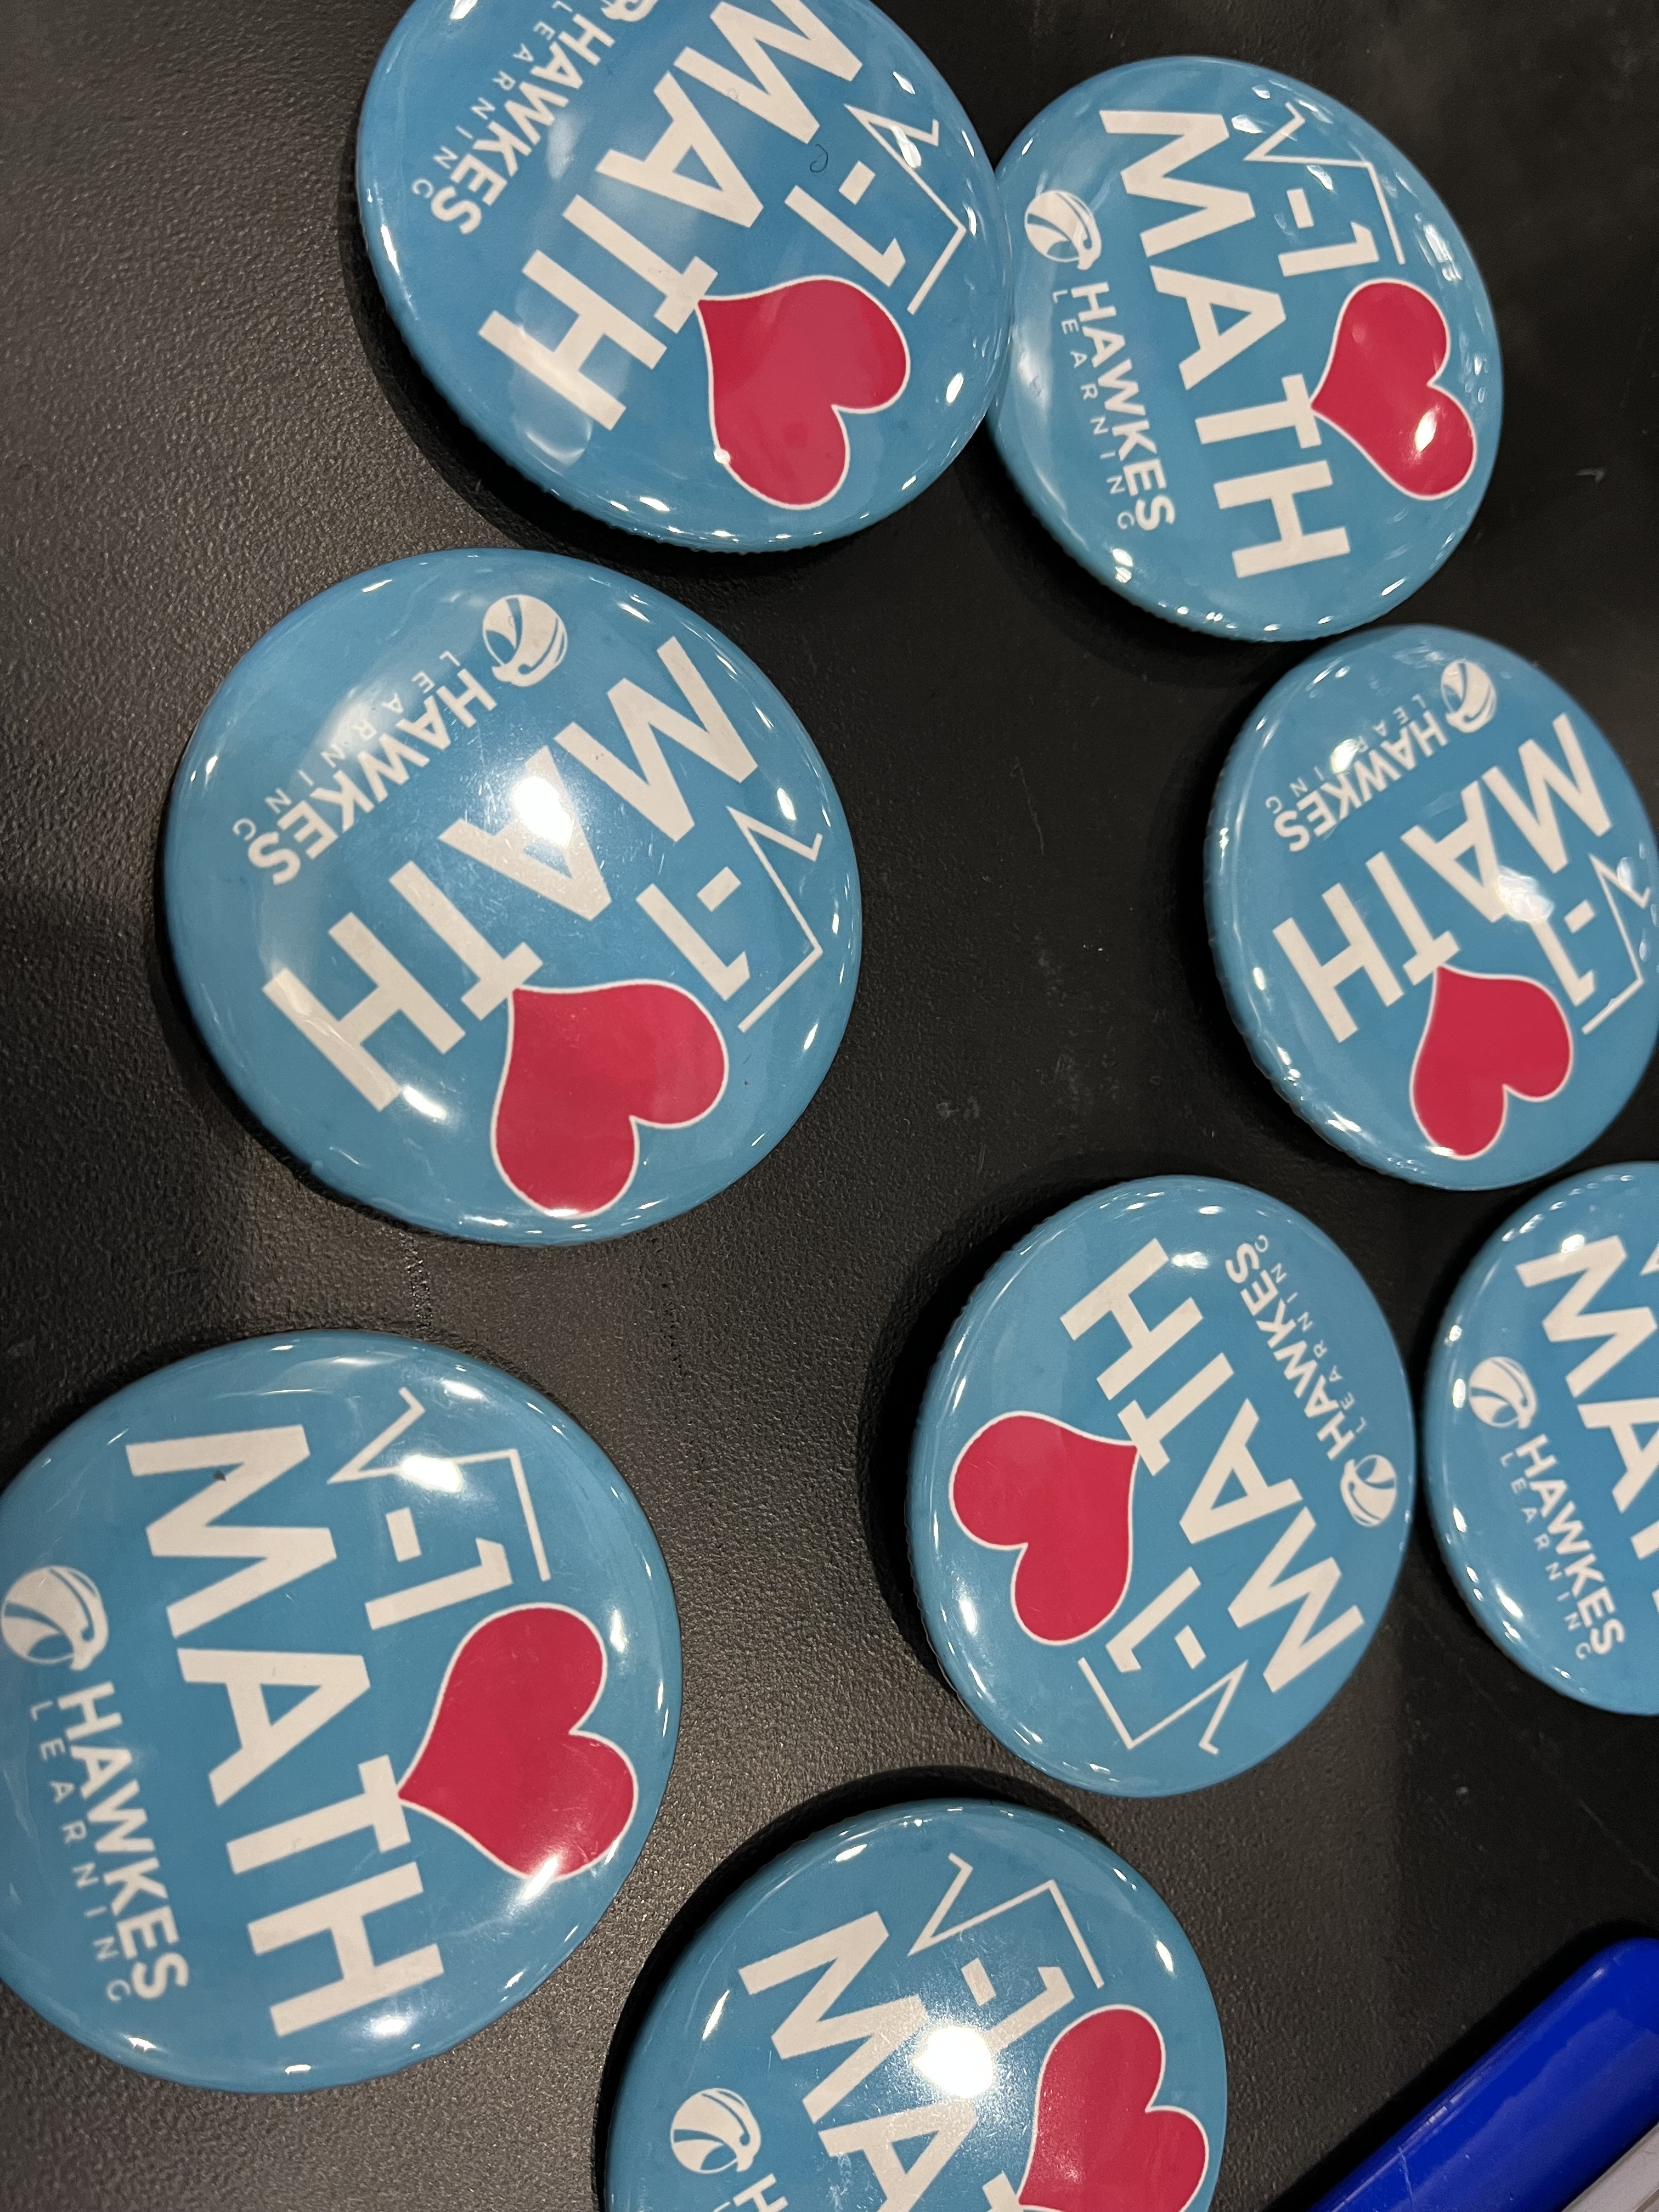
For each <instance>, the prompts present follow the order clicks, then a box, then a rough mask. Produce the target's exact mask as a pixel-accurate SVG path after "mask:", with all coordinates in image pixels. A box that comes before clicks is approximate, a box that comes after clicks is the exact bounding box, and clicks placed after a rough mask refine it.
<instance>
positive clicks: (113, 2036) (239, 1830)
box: [0, 1334, 680, 2090]
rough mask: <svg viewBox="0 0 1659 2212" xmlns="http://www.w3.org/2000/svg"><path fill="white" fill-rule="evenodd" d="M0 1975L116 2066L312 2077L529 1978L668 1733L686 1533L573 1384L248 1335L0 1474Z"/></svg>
mask: <svg viewBox="0 0 1659 2212" xmlns="http://www.w3.org/2000/svg"><path fill="white" fill-rule="evenodd" d="M0 1592H3V1597H0V1765H3V1767H4V1771H5V1772H6V1774H7V1775H8V1777H9V1789H8V1790H7V1793H6V1795H5V1796H4V1798H3V1800H0V1858H3V1861H4V1864H5V1868H6V1881H5V1885H4V1887H3V1889H0V1976H3V1978H4V1979H5V1980H6V1981H7V1982H9V1984H10V1985H11V1986H12V1988H13V1989H15V1990H16V1991H17V1993H18V1995H19V1996H21V1997H23V1998H25V1999H27V2002H29V2003H30V2004H32V2005H33V2006H34V2008H36V2010H37V2011H39V2012H41V2013H44V2014H45V2015H46V2018H47V2019H48V2020H51V2021H54V2022H55V2023H56V2024H57V2025H58V2027H62V2028H64V2030H66V2032H67V2033H69V2034H70V2035H72V2036H75V2037H76V2038H77V2039H79V2040H80V2041H81V2042H82V2043H87V2044H90V2045H92V2047H93V2048H94V2050H96V2051H102V2052H104V2053H105V2054H106V2056H107V2057H112V2058H117V2059H119V2060H120V2061H121V2062H122V2063H124V2064H125V2065H128V2066H136V2067H137V2068H139V2069H141V2070H142V2071H143V2072H145V2073H149V2074H161V2075H167V2077H168V2078H169V2079H171V2080H173V2081H188V2082H193V2083H195V2084H197V2085H198V2086H200V2087H209V2088H218V2089H259V2090H266V2089H280V2090H289V2089H316V2088H325V2087H331V2086H333V2085H335V2084H337V2083H340V2082H344V2081H365V2080H368V2078H369V2077H371V2076H372V2075H380V2074H389V2073H392V2072H395V2071H396V2070H397V2069H398V2068H400V2067H404V2066H407V2065H409V2064H410V2063H412V2062H413V2061H414V2060H416V2059H417V2058H421V2057H428V2056H429V2055H430V2054H431V2053H432V2052H433V2051H443V2050H446V2049H447V2047H448V2046H449V2045H451V2044H453V2043H458V2042H459V2041H460V2039H462V2038H463V2037H464V2036H467V2035H471V2034H472V2033H474V2031H475V2030H476V2029H478V2028H480V2027H484V2026H485V2025H486V2024H487V2023H488V2022H489V2021H492V2020H494V2019H495V2017H496V2015H498V2014H501V2013H503V2012H506V2011H507V2010H508V2009H509V2008H511V2007H512V2006H513V2005H515V2004H517V2003H518V2002H520V1999H522V1998H524V1997H526V1996H529V1995H530V1993H531V1991H532V1990H534V1989H535V1988H536V1987H537V1986H538V1984H539V1983H541V1982H542V1981H543V1980H544V1978H546V1976H547V1975H549V1974H550V1973H551V1972H552V1971H553V1969H554V1968H555V1967H556V1966H557V1965H558V1964H559V1963H560V1961H561V1960H563V1959H564V1958H565V1957H566V1956H567V1955H568V1954H569V1953H570V1952H571V1951H572V1950H574V1948H575V1947H576V1945H577V1944H578V1943H580V1941H581V1940H582V1938H583V1936H586V1934H587V1932H588V1930H589V1929H591V1928H592V1926H593V1924H594V1923H595V1922H596V1921H597V1920H598V1919H599V1916H600V1915H601V1913H603V1912H604V1911H605V1907H606V1906H607V1905H609V1904H610V1902H611V1899H612V1898H613V1897H614V1896H615V1895H616V1893H617V1890H618V1889H619V1888H620V1887H621V1886H622V1882H623V1877H624V1876H625V1875H626V1874H627V1873H628V1870H629V1868H630V1867H631V1866H632V1865H633V1863H634V1861H635V1858H637V1857H638V1856H639V1852H640V1849H641V1845H642V1844H643V1843H644V1841H645V1837H646V1832H647V1829H648V1828H649V1827H650V1826H651V1823H652V1821H653V1819H654V1818H655V1816H656V1812H657V1808H658V1806H659V1803H660V1802H661V1799H662V1793H663V1790H664V1787H665V1784H666V1783H667V1779H668V1769H669V1764H670V1761H671V1759H672V1757H673V1752H674V1738H675V1732H676V1729H677V1727H678V1711H679V1691H680V1656H679V1633H678V1627H677V1625H676V1620H675V1613H674V1601H673V1596H672V1593H671V1590H670V1588H669V1583H668V1577H667V1573H666V1571H665V1567H664V1565H663V1560H662V1554H661V1553H659V1550H658V1549H657V1546H656V1542H655V1540H654V1539H653V1536H652V1534H651V1531H650V1528H649V1527H648V1526H647V1522H646V1519H645V1516H644V1515H643V1514H642V1513H641V1511H640V1509H639V1507H638V1506H637V1505H636V1504H635V1502H634V1499H633V1498H632V1496H631V1495H630V1494H629V1491H628V1490H627V1489H626V1488H625V1487H624V1486H623V1482H622V1480H621V1479H620V1478H619V1477H618V1475H617V1472H616V1470H615V1469H614V1468H612V1467H611V1463H610V1462H609V1461H608V1460H607V1459H606V1458H605V1455H604V1454H603V1453H602V1452H600V1451H599V1449H598V1448H597V1447H596V1446H595V1445H594V1444H593V1443H591V1442H590V1440H589V1439H588V1438H587V1437H586V1436H584V1435H583V1433H582V1431H580V1429H579V1428H578V1427H577V1426H576V1425H575V1423H574V1421H572V1420H570V1419H568V1416H567V1415H565V1414H563V1413H560V1412H559V1411H558V1409H557V1408H556V1407H554V1406H551V1405H550V1404H549V1403H548V1401H546V1399H544V1398H542V1397H540V1396H538V1395H537V1393H536V1392H535V1391H533V1390H529V1389H526V1388H525V1387H524V1385H523V1384H522V1383H515V1382H513V1380H512V1379H511V1378H510V1377H509V1376H506V1375H502V1374H499V1373H497V1372H496V1370H495V1369H493V1368H489V1367H483V1366H480V1365H479V1364H477V1361H475V1360H471V1359H463V1358H458V1357H457V1356H456V1355H455V1354H454V1353H453V1352H441V1351H439V1350H436V1349H435V1348H434V1347H433V1346H429V1345H422V1344H410V1343H404V1342H402V1341H400V1340H398V1339H396V1338H392V1337H385V1336H354V1335H342V1334H328V1335H322V1334H319V1335H310V1336H297V1337H291V1338H288V1339H284V1340H277V1339H274V1338H266V1339H264V1340H259V1341H257V1342H253V1343H246V1344H235V1345H229V1346H225V1347H223V1348H222V1349H221V1350H219V1351H216V1352H204V1353H203V1354H202V1355H201V1356H200V1357H199V1358H193V1359H187V1360H185V1361H183V1362H182V1363H181V1364H179V1365H178V1366H176V1367H169V1368H167V1369H164V1370H162V1371H161V1373H160V1374H156V1375H152V1376H149V1377H147V1378H146V1379H145V1380H144V1381H143V1382H142V1383H134V1384H133V1385H132V1386H131V1389H125V1390H123V1391H121V1392H120V1393H119V1394H118V1395H117V1396H115V1397H113V1398H112V1399H110V1400H108V1401H106V1403H105V1404H104V1405H102V1406H100V1407H98V1408H97V1409H96V1410H95V1411H94V1412H93V1413H88V1414H86V1415H85V1416H84V1417H83V1418H82V1419H81V1420H79V1421H77V1422H76V1423H75V1425H73V1427H71V1428H70V1429H67V1430H65V1431H64V1434H63V1435H62V1436H61V1437H58V1439H57V1441H56V1442H55V1443H52V1444H51V1445H49V1446H48V1448H47V1449H46V1450H45V1451H44V1452H42V1453H41V1454H40V1456H39V1457H38V1458H37V1459H35V1460H34V1461H33V1462H31V1463H30V1465H29V1466H28V1467H27V1468H25V1469H24V1470H23V1472H22V1474H21V1475H19V1476H18V1477H17V1479H16V1480H15V1482H14V1483H12V1485H11V1486H10V1487H9V1489H8V1490H7V1492H6V1493H5V1496H4V1498H0Z"/></svg>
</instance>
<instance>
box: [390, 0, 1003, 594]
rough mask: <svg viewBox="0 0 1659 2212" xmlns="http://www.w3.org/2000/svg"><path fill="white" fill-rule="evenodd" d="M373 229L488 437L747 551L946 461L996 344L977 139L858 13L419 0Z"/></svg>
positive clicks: (996, 291) (996, 253)
mask: <svg viewBox="0 0 1659 2212" xmlns="http://www.w3.org/2000/svg"><path fill="white" fill-rule="evenodd" d="M357 190H358V198H359V204H360V207H361V210H362V221H363V230H364V234H365V236H366V237H367V239H368V247H369V252H370V254H371V256H372V257H373V259H374V268H375V272H376V274H377V276H379V278H380V284H381V287H382V289H384V291H385V293H386V299H387V301H388V302H389V304H390V306H391V308H392V313H393V315H394V316H395V317H396V319H397V321H398V325H399V326H400V328H401V329H402V331H403V333H404V337H406V338H407V340H408V341H409V343H410V347H411V349H413V351H414V353H415V355H416V358H417V359H418V360H419V362H420V363H421V365H422V368H424V369H425V370H426V372H427V374H428V375H429V376H430V377H431V378H432V379H433V380H434V382H435V383H436V384H437V385H438V386H439V387H440V388H441V391H442V392H444V394H445V396H446V397H447V398H448V399H449V401H450V402H451V404H453V406H454V407H455V408H456V410H458V411H459V413H460V414H461V415H462V416H464V417H465V420H466V421H467V422H469V423H470V424H471V427H472V428H474V429H475V430H476V431H477V433H478V435H480V436H481V437H483V438H484V439H486V440H487V441H489V444H490V445H492V446H494V447H495V449H496V451H497V452H498V453H501V454H503V455H504V456H505V457H506V458H507V459H508V460H509V461H511V462H512V463H513V465H514V466H515V467H517V468H519V469H520V470H522V471H523V472H524V474H525V475H526V476H527V477H531V478H532V480H533V481H534V482H535V483H538V484H541V485H544V486H545V488H546V489H549V490H550V491H554V492H556V493H557V494H558V495H560V497H561V498H562V499H567V500H569V501H571V502H572V503H573V504H574V506H577V507H583V508H585V509H586V512H587V513H590V514H595V515H598V516H599V518H600V520H603V521H605V522H611V523H617V524H620V525H621V526H623V528H624V529H629V530H637V531H641V532H644V534H645V535H646V536H647V537H650V538H671V539H674V540H678V541H680V542H683V543H684V544H696V545H703V546H708V547H709V548H711V549H713V550H726V551H732V552H741V551H752V550H757V549H763V550H776V549H777V548H779V547H781V546H790V545H801V544H811V543H813V542H814V541H816V540H818V539H821V538H839V537H842V536H844V535H845V534H846V533H847V532H848V531H853V530H858V529H861V528H862V527H863V526H864V525H865V524H866V523H869V522H873V521H874V520H876V519H877V518H878V516H880V515H884V514H887V513H890V512H891V511H892V509H893V508H895V507H901V506H902V505H903V504H904V502H905V501H907V500H909V499H912V498H914V497H915V495H916V494H917V493H918V492H919V491H920V490H921V489H923V488H924V487H925V486H927V484H929V483H932V482H933V478H934V477H936V476H938V475H939V472H940V471H941V470H943V469H944V468H945V467H947V466H948V465H949V464H950V463H951V460H953V459H955V457H956V455H957V453H959V452H960V451H961V449H962V447H963V446H964V445H965V444H966V443H967V441H968V440H969V437H971V435H973V432H974V430H975V428H976V427H977V426H978V423H979V422H980V420H981V417H982V416H983V415H984V412H985V409H986V405H987V402H988V401H989V399H990V397H991V393H992V391H993V388H994V384H995V380H996V376H997V374H998V371H999V370H1000V367H1001V364H1002V360H1003V355H1004V351H1005V348H1006V340H1007V331H1008V313H1009V307H1008V241H1007V234H1006V230H1005V228H1004V225H1003V221H1002V211H1001V206H1000V202H999V200H998V197H997V191H996V184H995V179H994V177H993V175H992V173H991V168H990V164H989V163H988V161H987V160H986V157H985V155H984V152H983V150H982V149H981V146H980V144H979V142H978V140H977V139H976V138H975V136H974V132H973V128H972V126H971V125H970V124H969V121H968V118H967V117H966V116H965V115H964V114H963V111H962V109H961V107H960V106H958V105H957V101H956V100H955V98H954V97H953V95H952V94H951V91H950V89H949V88H948V87H947V86H946V84H945V82H944V80H943V79H942V78H941V77H940V76H939V73H938V71H937V70H935V69H934V68H933V66H932V64H930V63H929V62H928V61H927V58H926V57H925V56H924V55H923V54H921V52H919V51H918V49H917V48H916V47H915V46H913V45H912V44H911V42H910V40H908V39H907V38H906V37H905V36H904V34H903V33H902V32H901V31H900V30H899V29H898V28H897V27H896V26H895V25H894V24H892V23H890V22H889V21H888V20H887V18H886V17H885V16H884V15H882V14H880V13H879V12H878V10H877V9H874V8H872V7H871V6H869V5H868V4H867V0H813V3H812V5H811V8H808V7H806V6H805V5H802V4H799V0H787V5H782V6H780V7H778V8H776V9H775V8H774V7H773V6H772V4H771V0H766V4H765V5H764V7H763V9H761V10H760V11H759V12H757V11H756V10H755V9H736V8H730V7H723V6H722V7H710V6H708V5H706V4H705V5H696V6H688V5H686V4H684V0H611V4H608V5H601V4H600V3H599V0H593V4H592V5H591V6H589V8H588V9H586V13H584V12H582V10H580V9H573V8H572V7H571V6H569V5H568V4H566V0H556V4H553V5H547V4H538V0H471V4H468V5H466V6H457V5H455V4H453V0H416V5H415V6H414V7H413V8H411V9H410V11H409V13H408V15H405V16H404V20H403V21H402V22H401V23H400V24H399V25H398V28H397V30H396V31H395V32H394V33H393V34H392V39H391V41H390V43H389V44H388V45H387V46H386V52H385V53H384V54H383V55H382V56H381V58H380V65H379V67H378V68H377V69H376V70H375V72H374V79H373V81H372V82H371V83H370V86H369V88H368V98H367V99H366V100H365V102H364V106H363V115H362V127H361V130H360V132H359V137H358V144H357Z"/></svg>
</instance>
